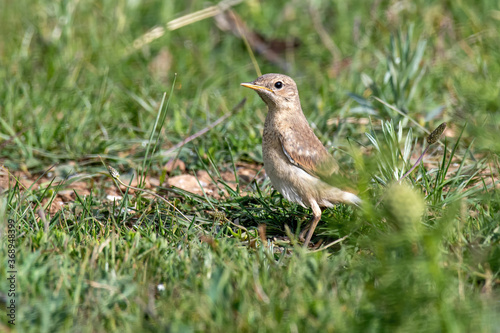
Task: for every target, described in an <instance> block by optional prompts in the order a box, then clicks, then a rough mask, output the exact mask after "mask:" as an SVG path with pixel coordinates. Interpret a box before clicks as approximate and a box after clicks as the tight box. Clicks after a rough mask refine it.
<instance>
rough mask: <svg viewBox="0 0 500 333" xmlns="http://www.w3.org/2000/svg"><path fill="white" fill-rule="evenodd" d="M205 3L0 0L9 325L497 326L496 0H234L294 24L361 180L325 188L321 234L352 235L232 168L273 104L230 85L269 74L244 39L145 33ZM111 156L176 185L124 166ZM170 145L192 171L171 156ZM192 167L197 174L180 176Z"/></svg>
mask: <svg viewBox="0 0 500 333" xmlns="http://www.w3.org/2000/svg"><path fill="white" fill-rule="evenodd" d="M208 5H209V4H207V3H206V2H203V1H191V2H181V1H129V2H126V1H121V2H116V1H109V0H100V1H97V2H95V1H85V0H82V1H64V2H56V3H54V2H53V1H47V0H37V1H27V0H22V1H17V2H4V3H1V4H0V22H2V23H1V24H0V34H1V36H3V37H2V39H1V40H0V81H1V83H2V84H1V85H0V165H1V166H2V168H1V169H0V170H1V172H0V191H2V192H1V194H0V223H1V227H2V228H1V229H0V230H1V233H0V234H1V237H2V238H3V240H4V241H2V243H1V245H0V252H1V253H2V256H1V257H2V258H4V259H3V261H2V264H1V265H0V273H1V275H0V276H2V278H1V279H0V303H2V304H1V306H0V308H2V312H3V313H6V312H7V311H8V310H7V308H6V307H7V306H8V305H9V302H10V301H11V299H14V300H15V301H16V319H15V326H13V325H12V324H11V323H9V318H8V317H7V316H6V315H5V314H3V315H2V316H1V317H0V318H1V320H0V331H6V332H9V331H19V332H25V331H26V332H30V331H33V332H56V331H62V332H65V331H71V332H75V331H76V332H108V331H118V330H119V331H123V332H129V331H173V332H195V331H196V332H198V331H221V330H226V331H263V332H267V331H279V332H281V331H286V332H314V331H321V332H323V331H341V332H356V331H363V332H367V331H369V332H387V331H390V332H393V331H395V332H402V331H405V332H408V331H409V332H422V331H430V332H497V331H498V327H500V321H499V319H498V313H499V311H500V308H499V301H500V293H499V284H500V276H499V274H500V227H499V224H498V221H499V218H500V196H499V192H498V189H497V187H498V185H497V184H498V153H499V152H500V146H499V144H498V142H499V140H498V134H497V133H498V130H499V128H498V127H499V126H498V124H499V121H498V120H499V114H500V99H499V98H498V96H499V95H500V85H499V84H498V77H499V76H500V65H499V62H498V59H499V58H500V46H499V45H500V35H499V34H498V23H499V20H500V14H499V13H500V7H498V3H497V2H496V1H492V0H484V1H476V2H467V1H462V2H446V1H426V0H419V1H416V2H415V1H413V2H409V1H400V2H396V3H387V2H375V3H374V4H369V5H367V4H366V2H364V1H350V2H329V1H316V2H312V3H311V4H309V3H307V2H298V1H295V2H289V1H274V2H272V4H271V3H267V2H259V1H255V0H247V1H244V2H242V3H240V4H237V5H235V6H234V7H233V10H234V11H235V12H236V13H237V14H238V15H239V16H241V18H242V20H243V21H244V22H245V24H246V25H247V27H248V28H249V29H252V30H255V31H257V32H258V33H260V34H262V35H263V36H264V37H265V38H266V39H267V40H274V41H284V42H288V43H289V44H292V42H293V41H294V40H299V41H300V45H299V46H298V47H296V48H294V49H288V50H282V51H283V53H281V55H280V56H281V57H282V59H285V60H286V62H288V64H289V70H288V71H287V72H286V74H289V75H290V76H292V77H293V78H294V79H296V81H297V83H298V86H299V90H300V94H301V101H302V106H303V109H304V111H305V113H306V117H307V118H308V120H309V121H310V123H311V125H312V126H313V128H314V129H315V132H316V134H317V135H318V137H319V138H320V139H321V140H322V142H323V143H324V144H325V145H326V146H327V147H329V149H330V148H331V147H335V148H334V149H333V148H331V151H332V153H333V154H334V156H335V157H336V158H337V159H338V160H339V162H340V164H341V166H342V168H343V169H344V170H346V172H347V174H348V175H349V177H351V178H352V179H353V180H354V183H355V184H356V187H357V190H358V191H359V193H360V195H361V196H362V198H363V200H364V205H363V207H362V209H353V208H352V207H347V206H343V205H340V206H337V207H335V208H333V209H330V210H326V211H325V213H324V214H323V217H322V220H321V223H320V225H319V226H318V228H317V231H316V234H315V237H314V238H313V240H315V241H316V242H317V241H321V240H322V241H324V244H326V243H330V242H333V241H336V240H338V239H343V240H342V241H339V242H338V243H336V244H334V245H333V246H331V247H329V248H327V249H324V250H321V251H314V250H308V251H306V250H304V249H302V248H301V246H300V244H298V243H297V236H298V233H297V230H298V228H299V227H300V226H301V225H302V226H303V225H304V223H306V221H307V219H308V218H309V216H310V212H309V211H308V210H307V209H304V208H302V207H299V206H297V205H295V204H291V203H289V202H287V201H286V200H284V199H283V198H282V197H281V196H280V195H279V193H277V192H276V191H274V190H273V188H272V186H271V184H270V182H269V180H267V179H265V178H264V177H262V176H261V175H257V176H256V177H255V178H254V179H245V178H244V177H242V176H241V175H240V176H239V177H238V170H240V169H241V168H242V167H241V165H242V164H241V163H243V162H244V163H251V164H252V165H255V166H256V167H257V169H259V168H260V167H261V163H262V153H261V148H260V143H261V131H262V126H263V122H264V118H265V115H266V109H265V105H264V103H262V101H260V99H259V98H258V97H257V96H256V95H255V94H252V93H251V92H250V91H246V90H244V89H240V87H239V83H240V82H248V81H251V80H253V79H254V78H256V76H257V75H256V74H255V69H254V65H253V63H252V59H251V58H252V57H251V55H250V54H249V51H248V49H247V48H246V46H245V43H244V41H242V40H241V39H239V38H238V37H237V36H235V35H234V34H232V33H231V32H227V31H222V30H220V29H219V28H218V27H217V25H216V23H215V21H214V20H213V19H206V20H202V21H199V22H195V23H191V24H189V25H187V26H185V27H182V28H180V29H177V30H173V31H169V30H165V31H164V34H163V35H162V36H161V37H160V38H157V39H155V40H153V41H150V42H147V41H146V42H144V43H143V45H142V46H141V47H138V48H137V47H134V41H136V40H142V41H144V40H145V39H144V38H143V36H145V35H146V36H150V35H148V31H151V29H152V28H154V27H156V26H161V27H166V24H167V23H168V22H169V21H171V20H173V19H175V18H178V17H180V16H182V15H186V14H189V13H193V12H196V11H198V10H201V9H204V8H205V7H206V6H208ZM210 5H211V4H210ZM324 32H326V34H325V33H324ZM136 45H137V44H136ZM255 57H256V58H255V59H256V61H257V63H258V65H259V66H260V69H261V71H262V72H263V73H266V72H283V70H282V69H280V67H278V65H277V64H275V63H273V62H271V61H269V60H268V59H266V57H265V56H264V55H262V54H258V53H256V55H255ZM244 97H246V98H247V101H246V103H245V104H244V105H243V107H241V108H239V109H237V110H234V111H231V110H233V108H235V107H236V106H237V105H238V104H239V103H240V102H241V101H242V99H243V98H244ZM231 112H233V113H231ZM230 113H231V115H230V116H229V117H227V119H225V120H224V121H223V122H222V123H221V124H219V125H217V126H216V127H214V128H213V129H211V130H209V131H208V132H206V133H205V134H203V135H202V136H200V137H199V138H196V139H194V140H193V141H191V142H189V143H187V144H185V145H184V146H183V147H182V148H180V149H177V150H173V151H170V152H169V148H171V147H173V146H174V145H175V144H178V143H179V142H181V141H182V140H184V139H185V138H187V137H189V136H190V135H193V134H195V133H198V132H199V131H201V130H203V129H205V128H207V126H208V127H209V126H210V124H212V123H213V122H214V121H216V120H217V119H219V118H220V117H222V116H224V115H227V114H230ZM443 121H446V122H447V123H448V129H447V131H446V132H445V134H444V136H443V137H442V138H441V141H440V142H439V143H435V144H434V145H432V146H431V147H430V148H429V150H428V154H427V155H426V157H425V158H424V160H423V162H422V163H420V164H419V166H418V167H417V168H416V170H415V171H414V172H413V173H412V174H410V175H409V176H408V177H407V178H405V179H404V180H403V181H402V182H401V183H402V184H401V185H400V186H397V185H395V184H394V183H395V181H397V180H398V179H399V178H400V177H401V176H402V175H404V174H405V172H406V171H408V170H409V169H410V167H411V166H412V164H413V163H414V162H415V161H416V160H417V158H418V156H419V155H420V153H421V152H422V151H423V150H424V149H425V148H426V145H427V143H426V137H427V135H428V132H430V131H432V130H433V129H434V128H435V127H437V126H438V125H439V124H440V123H442V122H443ZM425 130H426V131H428V132H426V131H425ZM100 157H101V158H102V159H103V160H104V161H105V163H106V164H107V165H110V166H112V167H113V168H115V169H116V170H118V172H119V173H120V180H121V181H123V182H124V183H126V184H129V183H130V184H132V185H133V186H135V187H141V188H147V189H149V190H152V191H154V192H156V193H158V194H160V195H161V196H162V197H163V198H164V199H166V200H167V201H168V202H165V201H164V200H160V199H158V198H157V197H155V196H152V195H149V194H148V193H147V192H141V191H136V190H132V189H127V188H126V187H125V186H121V187H119V184H117V183H116V182H115V181H113V178H112V177H110V176H109V174H108V172H107V169H106V167H105V166H104V165H103V163H102V162H101V159H100ZM176 157H177V158H179V159H181V160H182V161H183V162H184V163H185V165H186V168H187V169H186V171H179V170H177V171H172V172H171V173H169V172H167V170H166V168H165V165H166V163H167V162H168V161H169V160H171V159H172V158H176ZM235 171H237V172H236V179H235V180H234V181H233V180H229V179H228V178H227V177H226V178H225V176H224V175H226V174H227V173H233V174H234V173H235ZM200 172H206V173H208V175H209V176H210V177H211V178H210V177H209V178H210V181H209V183H210V184H208V185H206V186H204V187H203V188H204V192H200V193H191V192H188V191H185V190H182V189H180V188H169V187H168V186H165V183H164V180H165V179H166V178H168V177H172V176H173V175H178V174H182V173H184V174H190V175H193V174H194V175H196V176H197V177H198V181H199V182H200V184H201V183H203V182H204V181H205V180H203V179H201V178H200V177H201V176H200V175H201V174H200ZM7 179H10V180H11V181H10V182H8V181H7ZM15 179H18V180H19V181H15ZM155 181H156V182H155ZM155 184H156V185H155ZM210 190H212V191H213V192H210ZM213 193H220V194H223V195H222V196H218V195H214V194H213ZM117 197H119V198H117ZM58 202H63V204H62V205H61V206H60V208H59V209H53V207H56V206H54V205H55V203H58ZM51 204H52V206H51ZM174 206H175V208H174ZM8 221H13V222H14V224H13V225H15V238H9V235H10V234H9V231H8V230H11V229H9V223H8ZM10 225H12V224H10ZM263 225H265V226H266V227H265V229H264V228H263ZM9 246H10V247H9ZM13 248H14V249H15V270H16V282H15V289H16V297H15V298H12V297H11V296H9V295H8V290H9V288H10V287H9V286H10V283H9V281H8V280H7V279H6V278H4V277H6V276H9V275H8V274H11V273H8V271H9V270H10V269H9V267H8V262H7V258H8V255H9V254H12V249H13ZM9 250H10V251H11V252H9Z"/></svg>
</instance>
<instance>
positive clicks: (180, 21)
mask: <svg viewBox="0 0 500 333" xmlns="http://www.w3.org/2000/svg"><path fill="white" fill-rule="evenodd" d="M240 2H243V0H223V1H221V2H219V3H218V4H217V5H215V6H211V7H208V8H205V9H202V10H199V11H196V12H194V13H191V14H188V15H184V16H182V17H179V18H176V19H175V20H172V21H170V22H168V23H167V28H166V29H165V28H164V27H154V28H152V29H151V30H149V31H148V32H146V33H145V34H143V35H142V36H140V37H139V38H137V39H136V40H134V42H133V43H132V45H131V46H129V47H128V48H127V51H126V52H125V54H126V55H129V54H131V53H132V52H134V51H135V50H138V49H140V48H142V47H143V46H144V45H147V44H150V43H151V42H153V41H154V40H156V39H158V38H160V37H162V36H163V35H164V34H165V32H166V30H169V31H173V30H177V29H179V28H182V27H184V26H186V25H189V24H192V23H195V22H198V21H201V20H204V19H207V18H209V17H213V16H215V15H217V14H219V13H221V12H223V11H225V10H227V9H228V8H230V7H232V6H234V5H237V4H239V3H240Z"/></svg>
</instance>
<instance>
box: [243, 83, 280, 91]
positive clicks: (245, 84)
mask: <svg viewBox="0 0 500 333" xmlns="http://www.w3.org/2000/svg"><path fill="white" fill-rule="evenodd" d="M241 85H242V86H243V87H247V88H250V89H253V90H269V91H270V92H272V93H274V91H272V90H271V89H269V88H267V87H263V86H258V85H256V84H253V83H242V84H241Z"/></svg>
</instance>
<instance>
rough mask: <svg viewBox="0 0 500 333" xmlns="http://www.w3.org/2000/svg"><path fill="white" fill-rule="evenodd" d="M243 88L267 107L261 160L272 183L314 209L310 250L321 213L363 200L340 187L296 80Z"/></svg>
mask: <svg viewBox="0 0 500 333" xmlns="http://www.w3.org/2000/svg"><path fill="white" fill-rule="evenodd" d="M241 86H243V87H246V88H250V89H253V90H255V91H256V92H257V94H258V95H259V96H260V98H261V99H262V100H263V101H264V102H265V103H266V104H267V108H268V112H267V115H266V120H265V123H264V130H263V134H262V156H263V161H264V169H265V171H266V174H267V176H268V177H269V178H270V180H271V184H272V185H273V187H274V188H275V189H276V190H277V191H278V192H280V193H281V195H282V196H283V197H284V198H285V199H287V200H288V201H290V202H294V203H297V204H299V205H301V206H303V207H305V208H310V209H311V211H312V218H311V220H310V222H309V224H308V225H307V226H306V228H305V229H304V230H303V231H302V232H301V234H300V238H301V240H304V235H305V232H307V237H306V238H305V240H304V244H303V246H304V247H305V248H307V247H308V246H309V243H310V241H311V238H312V236H313V233H314V230H315V229H316V226H317V225H318V222H319V221H320V219H321V214H322V209H324V208H330V207H333V206H334V205H336V204H339V203H346V204H351V205H355V206H359V205H360V204H361V199H360V198H359V197H358V196H357V195H356V194H354V193H351V192H349V191H344V190H343V189H341V188H343V186H345V184H346V179H345V177H343V176H342V175H340V174H339V166H338V163H337V161H336V160H335V159H334V157H333V156H332V155H331V154H330V153H329V152H328V151H327V150H326V148H325V146H323V144H322V143H321V141H320V140H319V139H318V137H317V136H316V135H315V134H314V131H313V130H312V128H311V126H310V125H309V123H308V121H307V119H306V117H305V116H304V112H303V111H302V106H301V104H300V98H299V91H298V89H297V84H296V83H295V81H294V80H293V79H292V78H291V77H289V76H287V75H284V74H276V73H269V74H264V75H262V76H260V77H258V78H257V79H256V80H255V81H253V82H248V83H241Z"/></svg>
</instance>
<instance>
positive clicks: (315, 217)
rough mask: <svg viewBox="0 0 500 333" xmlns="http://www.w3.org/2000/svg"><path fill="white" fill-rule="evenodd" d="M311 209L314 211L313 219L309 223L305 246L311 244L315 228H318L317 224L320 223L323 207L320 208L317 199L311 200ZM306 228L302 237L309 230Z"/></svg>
mask: <svg viewBox="0 0 500 333" xmlns="http://www.w3.org/2000/svg"><path fill="white" fill-rule="evenodd" d="M311 209H312V212H313V217H312V219H311V222H310V223H309V225H308V227H309V228H307V227H306V228H307V229H309V232H308V233H307V237H306V240H305V242H304V247H305V248H307V246H308V245H309V242H310V241H311V238H312V235H313V234H314V229H316V226H317V225H318V222H319V220H320V219H321V208H319V205H318V203H317V202H316V201H313V202H311ZM307 229H305V230H304V231H302V232H301V234H300V237H303V235H302V233H304V232H305V231H307Z"/></svg>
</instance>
